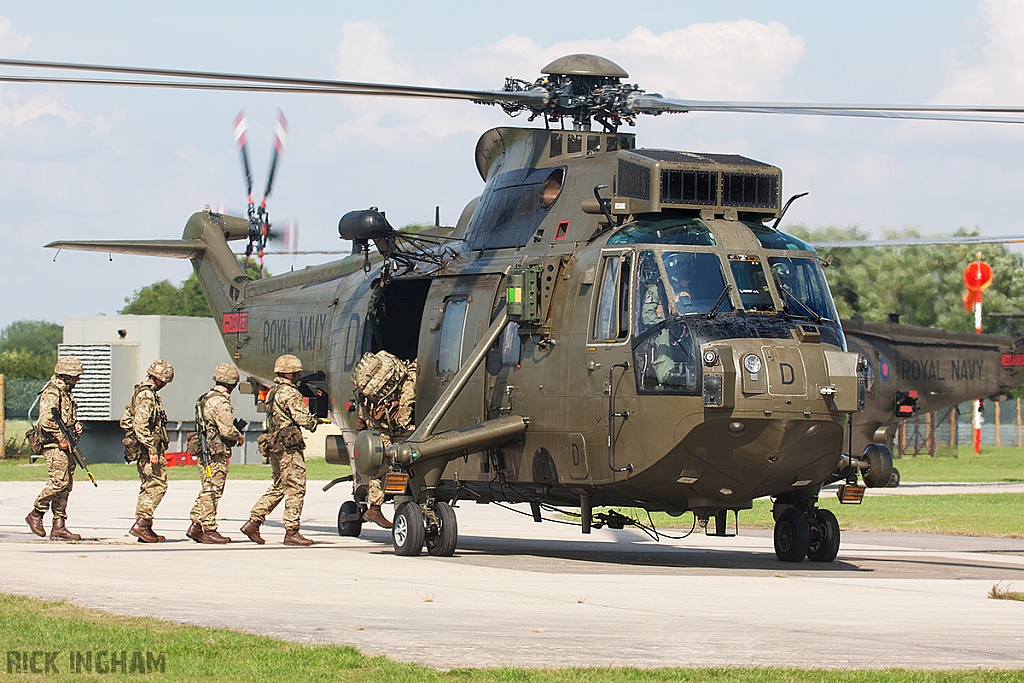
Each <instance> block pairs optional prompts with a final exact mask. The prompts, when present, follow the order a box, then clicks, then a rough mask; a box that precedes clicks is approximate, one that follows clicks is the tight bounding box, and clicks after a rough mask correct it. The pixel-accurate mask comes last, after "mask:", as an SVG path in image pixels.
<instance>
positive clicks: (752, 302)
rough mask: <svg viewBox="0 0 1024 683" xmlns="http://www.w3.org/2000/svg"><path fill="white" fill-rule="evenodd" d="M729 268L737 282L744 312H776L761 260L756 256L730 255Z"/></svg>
mask: <svg viewBox="0 0 1024 683" xmlns="http://www.w3.org/2000/svg"><path fill="white" fill-rule="evenodd" d="M729 268H730V270H732V276H733V278H734V279H735V280H736V289H737V290H738V292H739V295H740V302H741V303H742V304H743V309H744V310H747V311H765V312H773V311H774V310H775V302H774V301H772V295H771V291H770V290H769V288H768V278H767V277H766V276H765V274H764V268H762V267H761V259H759V258H758V257H756V256H737V255H735V254H729Z"/></svg>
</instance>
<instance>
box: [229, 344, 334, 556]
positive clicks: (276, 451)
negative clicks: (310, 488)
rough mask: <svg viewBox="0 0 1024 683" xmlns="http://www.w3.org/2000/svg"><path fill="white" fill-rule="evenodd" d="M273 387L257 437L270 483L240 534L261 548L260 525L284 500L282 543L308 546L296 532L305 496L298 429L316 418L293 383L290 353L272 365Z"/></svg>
mask: <svg viewBox="0 0 1024 683" xmlns="http://www.w3.org/2000/svg"><path fill="white" fill-rule="evenodd" d="M274 372H275V373H276V374H277V377H276V378H274V386H273V388H272V389H271V390H270V392H269V393H268V394H267V400H266V403H267V413H268V415H267V422H266V425H267V431H266V434H264V435H263V436H261V437H260V439H261V441H262V443H263V446H262V450H263V451H264V453H265V454H266V457H267V458H268V459H269V460H270V465H271V467H272V468H273V472H274V482H273V483H272V484H271V485H270V488H268V489H267V492H266V493H264V494H263V496H262V497H261V498H260V499H259V500H258V501H256V504H255V505H253V507H252V511H251V512H250V513H249V521H247V522H246V523H245V524H243V525H242V529H241V531H242V533H243V534H245V535H246V536H247V537H248V538H249V540H251V541H252V542H253V543H259V544H260V545H263V544H264V543H265V542H266V541H264V540H263V538H262V537H261V536H260V525H261V524H263V522H264V520H266V518H267V515H269V514H270V513H271V512H273V510H274V508H276V507H277V505H278V503H280V502H281V500H282V499H283V500H284V528H285V534H284V544H285V545H299V546H308V545H313V541H311V540H310V539H308V538H305V537H304V536H303V535H302V534H300V533H299V519H300V517H301V516H302V505H303V502H304V500H305V496H306V459H305V456H304V455H303V450H304V448H305V444H304V442H303V438H302V431H301V429H300V428H301V427H304V428H306V429H308V430H309V431H311V432H313V431H316V424H317V423H316V418H315V417H313V415H312V414H311V413H310V412H309V406H307V405H306V403H305V401H303V399H302V394H301V393H299V390H298V389H297V388H296V386H295V383H296V382H297V381H298V379H299V374H300V373H301V372H302V361H300V360H299V359H298V358H296V357H295V356H293V355H291V354H285V355H283V356H280V357H278V359H277V361H276V362H275V363H274Z"/></svg>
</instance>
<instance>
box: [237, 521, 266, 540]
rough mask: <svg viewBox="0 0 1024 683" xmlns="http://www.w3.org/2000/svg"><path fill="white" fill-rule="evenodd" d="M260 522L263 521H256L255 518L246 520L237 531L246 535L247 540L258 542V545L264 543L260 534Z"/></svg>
mask: <svg viewBox="0 0 1024 683" xmlns="http://www.w3.org/2000/svg"><path fill="white" fill-rule="evenodd" d="M261 524H263V522H257V521H256V520H255V519H250V520H249V521H248V522H246V523H245V524H243V525H242V528H241V529H239V531H241V532H242V533H243V534H245V535H246V536H248V537H249V540H250V541H252V542H253V543H259V544H260V545H263V544H264V543H266V541H264V540H263V537H262V536H260V525H261Z"/></svg>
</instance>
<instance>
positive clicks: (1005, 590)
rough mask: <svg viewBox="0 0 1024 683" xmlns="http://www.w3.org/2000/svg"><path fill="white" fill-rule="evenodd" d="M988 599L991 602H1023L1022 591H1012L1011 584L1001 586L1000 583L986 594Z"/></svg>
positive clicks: (1023, 593)
mask: <svg viewBox="0 0 1024 683" xmlns="http://www.w3.org/2000/svg"><path fill="white" fill-rule="evenodd" d="M988 597H990V598H992V599H993V600H1016V601H1017V602H1024V591H1018V590H1014V589H1013V584H1012V583H1011V584H1007V585H1005V586H1004V585H1003V583H1002V581H1000V582H999V583H997V584H996V585H994V586H992V589H991V590H989V592H988Z"/></svg>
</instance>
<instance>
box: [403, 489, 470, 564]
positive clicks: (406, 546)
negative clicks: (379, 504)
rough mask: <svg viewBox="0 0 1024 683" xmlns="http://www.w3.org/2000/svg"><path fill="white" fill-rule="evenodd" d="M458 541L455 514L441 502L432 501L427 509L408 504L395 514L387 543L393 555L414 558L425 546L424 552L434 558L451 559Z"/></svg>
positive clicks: (450, 507) (446, 504) (448, 506)
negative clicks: (389, 543) (390, 545)
mask: <svg viewBox="0 0 1024 683" xmlns="http://www.w3.org/2000/svg"><path fill="white" fill-rule="evenodd" d="M458 541H459V524H458V520H456V518H455V511H454V510H453V509H452V506H451V505H449V504H448V503H446V502H444V501H440V500H439V501H435V502H434V503H433V505H431V506H430V507H427V508H424V507H422V506H421V505H420V504H419V503H415V502H412V501H409V502H406V503H402V504H401V505H399V506H398V509H397V510H396V511H395V520H394V526H392V527H391V542H392V545H394V547H395V554H396V555H402V556H405V557H415V556H416V555H419V554H420V553H421V552H423V545H424V543H426V546H427V552H428V553H430V554H431V555H433V556H434V557H451V556H452V555H454V554H455V547H456V545H457V544H458Z"/></svg>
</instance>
